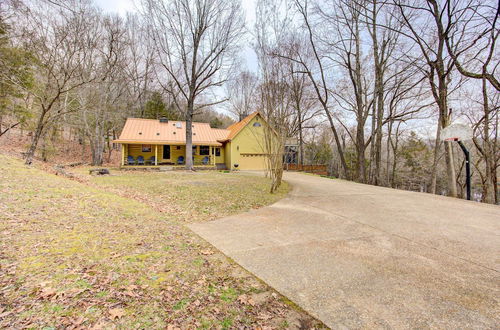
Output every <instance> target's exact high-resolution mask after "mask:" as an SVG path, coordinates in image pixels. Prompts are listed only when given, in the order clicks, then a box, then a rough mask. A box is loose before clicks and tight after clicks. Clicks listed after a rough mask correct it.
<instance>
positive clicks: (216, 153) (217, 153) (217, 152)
mask: <svg viewBox="0 0 500 330" xmlns="http://www.w3.org/2000/svg"><path fill="white" fill-rule="evenodd" d="M215 156H217V157H219V156H220V148H215Z"/></svg>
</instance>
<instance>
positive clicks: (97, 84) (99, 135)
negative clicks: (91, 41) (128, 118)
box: [75, 16, 132, 165]
mask: <svg viewBox="0 0 500 330" xmlns="http://www.w3.org/2000/svg"><path fill="white" fill-rule="evenodd" d="M95 26H96V34H97V35H98V36H99V39H98V40H97V41H96V47H98V48H99V49H100V53H99V54H96V55H95V56H94V57H93V58H92V59H91V61H89V62H90V63H89V65H88V66H86V67H84V68H82V69H84V70H94V72H93V73H92V74H94V75H97V79H95V80H94V81H93V82H91V83H89V84H86V85H84V86H81V87H79V88H77V89H76V93H75V94H76V98H77V100H78V102H77V103H78V105H79V111H78V113H77V118H78V119H80V120H79V122H80V125H81V128H82V129H83V131H84V134H85V135H86V136H87V137H88V139H89V145H90V149H91V152H92V164H93V165H101V164H102V163H103V160H104V159H103V154H104V149H105V147H106V140H108V141H109V135H110V132H112V131H113V129H116V128H117V126H118V125H119V124H121V122H122V118H121V117H122V116H124V115H125V114H121V113H120V112H123V109H126V108H127V100H128V98H127V92H128V88H129V86H130V85H132V84H131V83H130V80H128V79H127V75H126V74H125V70H124V68H125V67H126V62H127V61H128V57H126V55H127V48H126V43H127V41H128V39H127V34H126V31H125V26H124V23H123V21H122V20H121V19H120V18H119V17H118V16H104V17H96V20H95ZM87 74H90V73H89V72H88V71H87ZM108 147H109V145H108Z"/></svg>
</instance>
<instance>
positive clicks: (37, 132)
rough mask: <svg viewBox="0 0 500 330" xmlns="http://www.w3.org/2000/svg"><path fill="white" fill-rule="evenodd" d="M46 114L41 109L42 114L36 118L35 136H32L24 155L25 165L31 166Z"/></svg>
mask: <svg viewBox="0 0 500 330" xmlns="http://www.w3.org/2000/svg"><path fill="white" fill-rule="evenodd" d="M46 113H47V112H46V111H45V110H44V109H42V113H41V114H40V116H39V117H38V122H37V124H36V129H35V134H33V138H32V140H31V144H30V147H29V148H28V151H27V152H26V154H25V160H24V164H25V165H31V163H32V161H33V157H34V156H35V151H36V148H37V146H38V142H39V141H40V137H41V136H42V132H43V126H44V122H43V120H44V118H45V114H46Z"/></svg>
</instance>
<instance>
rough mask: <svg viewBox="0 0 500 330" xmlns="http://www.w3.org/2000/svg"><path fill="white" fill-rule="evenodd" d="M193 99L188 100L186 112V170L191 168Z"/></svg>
mask: <svg viewBox="0 0 500 330" xmlns="http://www.w3.org/2000/svg"><path fill="white" fill-rule="evenodd" d="M193 111H194V104H193V100H188V104H187V113H186V170H193Z"/></svg>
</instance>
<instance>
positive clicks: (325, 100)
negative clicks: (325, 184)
mask: <svg viewBox="0 0 500 330" xmlns="http://www.w3.org/2000/svg"><path fill="white" fill-rule="evenodd" d="M294 6H295V8H296V10H297V12H298V13H299V16H300V17H301V19H302V22H303V24H304V27H305V30H306V34H305V36H304V38H303V40H301V39H300V38H299V41H298V42H300V43H302V44H305V45H307V47H300V48H299V47H295V52H294V53H291V54H290V53H289V54H287V55H285V54H276V55H277V56H282V57H284V58H287V59H288V60H290V61H293V62H295V63H297V64H299V65H300V66H301V67H302V70H301V72H303V73H304V74H306V75H307V77H308V78H309V80H310V81H311V84H312V86H313V89H314V91H315V93H316V97H317V99H318V102H319V103H320V104H321V107H322V108H323V111H324V114H325V115H326V117H327V119H328V122H329V124H330V129H331V131H332V134H333V136H334V140H335V144H336V147H337V152H338V155H339V158H340V163H341V167H342V170H343V173H342V175H343V176H344V177H349V167H348V166H347V162H346V160H345V157H344V149H343V147H342V142H341V139H340V137H339V133H338V129H337V127H336V126H335V115H334V113H333V111H332V109H331V104H330V91H331V88H330V85H329V83H328V78H327V71H328V70H327V68H326V67H325V64H324V61H325V59H326V58H327V57H328V56H323V55H322V54H320V50H319V47H318V45H317V38H316V36H315V33H314V28H313V25H312V22H311V16H310V8H309V3H308V1H304V2H301V1H299V0H295V1H294ZM295 32H296V31H295Z"/></svg>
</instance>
